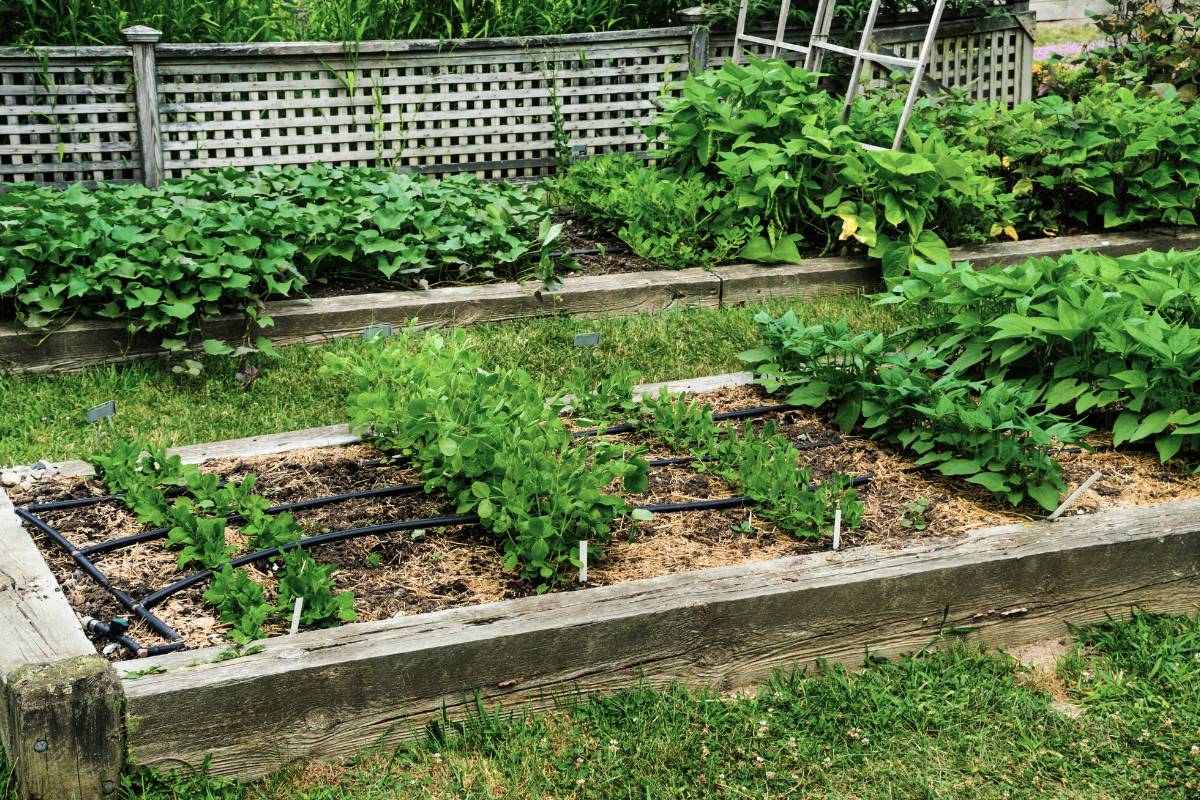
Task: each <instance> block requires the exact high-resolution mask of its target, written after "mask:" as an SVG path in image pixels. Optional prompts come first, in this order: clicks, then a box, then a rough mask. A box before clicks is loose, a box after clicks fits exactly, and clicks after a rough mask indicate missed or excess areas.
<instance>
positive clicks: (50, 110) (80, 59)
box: [0, 47, 141, 183]
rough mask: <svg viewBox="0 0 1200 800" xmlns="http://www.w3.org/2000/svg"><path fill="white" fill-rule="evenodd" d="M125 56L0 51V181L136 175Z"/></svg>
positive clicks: (124, 51) (117, 50) (102, 51)
mask: <svg viewBox="0 0 1200 800" xmlns="http://www.w3.org/2000/svg"><path fill="white" fill-rule="evenodd" d="M129 54H130V50H129V48H128V47H80V48H66V47H62V48H40V49H38V50H35V51H32V52H22V51H17V50H15V49H10V48H3V49H0V180H4V181H35V182H38V183H45V182H63V181H78V180H96V181H98V180H105V181H133V180H139V179H140V178H141V157H140V155H139V153H138V143H137V120H136V119H135V106H134V98H133V90H132V88H131V87H132V79H131V77H130V72H131V66H130V56H129Z"/></svg>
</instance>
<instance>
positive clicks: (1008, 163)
mask: <svg viewBox="0 0 1200 800" xmlns="http://www.w3.org/2000/svg"><path fill="white" fill-rule="evenodd" d="M1000 163H1001V164H1003V165H1004V168H1005V169H1008V168H1009V167H1010V166H1012V161H1010V160H1009V158H1008V156H1005V157H1004V158H1002V159H1000Z"/></svg>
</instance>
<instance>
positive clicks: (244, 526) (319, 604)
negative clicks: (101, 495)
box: [89, 438, 354, 644]
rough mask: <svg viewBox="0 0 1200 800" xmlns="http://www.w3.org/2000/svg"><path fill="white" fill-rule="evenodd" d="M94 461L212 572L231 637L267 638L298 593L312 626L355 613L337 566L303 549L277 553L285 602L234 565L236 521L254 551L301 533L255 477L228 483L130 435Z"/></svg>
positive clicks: (185, 554) (180, 554)
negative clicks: (269, 625)
mask: <svg viewBox="0 0 1200 800" xmlns="http://www.w3.org/2000/svg"><path fill="white" fill-rule="evenodd" d="M89 461H90V463H91V464H92V466H93V468H95V470H96V474H97V475H98V476H99V477H101V478H103V479H104V480H105V482H106V483H107V484H108V486H109V489H110V490H111V491H113V492H119V493H121V494H122V498H121V499H122V501H123V502H124V504H125V506H126V507H127V508H129V509H130V510H131V511H132V512H134V513H135V514H136V515H137V517H138V519H139V521H140V522H142V523H143V524H147V525H153V526H163V527H166V528H167V545H168V546H169V547H172V548H174V549H175V550H177V554H176V564H177V566H178V568H179V569H181V570H182V569H188V568H199V569H208V570H211V571H212V573H213V578H212V584H211V585H210V587H209V588H208V589H207V590H206V591H205V593H204V599H205V600H206V601H207V602H209V603H211V604H213V606H215V607H216V609H217V613H218V616H219V618H220V620H221V621H222V622H224V623H226V624H228V625H230V626H231V629H230V631H229V636H230V637H231V638H232V639H233V640H234V641H235V642H237V643H238V644H246V643H247V642H249V641H252V640H254V639H257V638H261V636H262V626H263V624H264V623H265V622H266V620H267V619H268V618H269V617H270V616H271V615H272V614H280V615H283V616H286V615H287V613H288V612H289V611H290V610H291V605H292V603H294V602H295V599H296V598H298V597H299V598H303V601H304V611H303V613H302V617H301V622H302V624H304V625H305V626H323V625H331V624H336V623H337V622H344V621H348V620H351V619H354V608H353V605H354V595H353V594H352V593H350V592H342V593H335V586H334V583H333V581H332V580H331V579H330V573H331V572H332V569H333V568H332V567H329V566H322V565H320V564H318V563H317V562H316V561H314V560H313V559H312V557H311V556H309V555H308V554H307V553H304V552H302V551H301V550H300V548H298V547H293V548H289V549H288V550H286V551H285V552H284V553H283V554H282V555H281V556H278V557H277V558H279V559H280V560H281V561H282V569H281V570H280V572H279V591H278V599H279V601H280V604H279V606H278V607H277V606H275V605H272V604H271V603H270V602H269V601H268V600H267V599H266V595H265V593H264V592H263V589H262V587H261V586H260V585H259V584H258V583H256V582H255V581H254V580H253V579H252V578H251V577H250V574H249V573H248V572H247V570H246V568H244V567H242V568H238V569H236V570H235V569H233V568H232V566H231V565H230V563H229V562H230V559H232V558H233V557H234V556H235V555H237V549H236V548H235V547H234V546H233V545H232V544H231V543H230V541H229V537H228V535H227V533H228V527H229V525H230V524H231V520H232V519H236V520H238V521H240V525H241V531H242V534H243V535H244V536H245V537H246V539H247V541H248V543H249V546H250V548H251V549H252V550H266V549H270V548H277V547H284V546H286V545H292V544H294V543H295V542H297V541H299V539H300V538H301V530H300V526H299V525H298V524H297V522H296V519H295V517H294V516H293V515H292V514H291V513H289V512H286V511H285V512H282V513H279V514H269V513H267V510H268V508H269V504H268V502H267V500H266V499H265V498H263V497H262V496H261V495H259V494H257V493H256V492H255V491H254V489H255V486H256V478H255V476H254V475H252V474H251V475H247V476H245V477H244V478H243V479H242V480H241V481H240V482H233V481H221V480H220V479H219V478H218V477H217V476H215V475H211V474H208V473H203V472H201V471H200V470H199V469H197V468H196V467H195V466H192V465H185V464H183V463H182V462H181V461H180V459H179V457H178V456H168V455H167V454H166V452H165V450H164V449H162V448H148V447H147V446H146V445H145V444H144V443H142V442H140V441H138V440H136V439H126V438H117V439H115V440H114V441H113V442H112V443H111V445H110V447H109V449H108V450H98V451H97V452H95V453H93V454H91V455H90V456H89ZM168 489H170V490H172V492H173V494H172V495H171V496H168V494H167V491H166V490H168Z"/></svg>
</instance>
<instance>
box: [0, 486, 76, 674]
mask: <svg viewBox="0 0 1200 800" xmlns="http://www.w3.org/2000/svg"><path fill="white" fill-rule="evenodd" d="M0 631H3V646H2V647H0V681H4V680H5V679H6V676H8V675H9V674H10V673H12V672H13V670H15V669H17V668H18V667H22V666H26V665H28V664H46V663H50V662H52V661H59V660H61V659H64V658H72V657H74V656H81V655H90V654H94V653H95V652H96V649H95V648H94V647H92V644H91V642H89V641H88V640H87V637H86V636H84V635H83V630H82V629H81V628H80V627H79V621H78V620H77V619H76V618H75V612H74V611H72V610H71V606H70V604H69V603H67V600H66V598H65V597H63V594H62V589H61V587H59V585H58V581H57V580H55V579H54V576H53V575H52V574H51V573H50V568H49V567H48V566H46V561H45V559H43V558H42V554H41V552H39V551H38V547H37V544H35V543H34V541H33V539H32V538H30V536H29V532H28V531H26V530H25V528H24V527H23V526H22V525H21V521H20V520H19V519H18V518H17V515H16V514H14V513H13V504H12V501H11V500H9V498H8V495H7V494H6V493H5V492H4V490H3V489H0Z"/></svg>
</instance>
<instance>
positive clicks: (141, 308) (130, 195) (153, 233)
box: [0, 164, 561, 354]
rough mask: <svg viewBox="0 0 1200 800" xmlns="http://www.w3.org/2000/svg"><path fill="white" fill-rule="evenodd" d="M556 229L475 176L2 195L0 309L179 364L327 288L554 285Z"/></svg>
mask: <svg viewBox="0 0 1200 800" xmlns="http://www.w3.org/2000/svg"><path fill="white" fill-rule="evenodd" d="M560 229H561V228H560V226H557V225H554V224H552V223H551V221H550V211H549V209H548V207H547V205H546V203H545V202H544V197H543V192H542V190H540V189H537V188H518V187H515V186H512V185H510V184H506V183H500V182H487V181H483V180H480V179H478V178H475V177H474V176H469V175H461V176H454V177H451V178H446V179H444V180H440V181H439V180H434V179H429V178H425V177H422V176H418V175H403V174H398V173H392V172H383V171H377V170H371V169H363V168H331V167H326V166H324V165H321V164H315V165H312V166H309V167H305V168H300V167H285V168H264V169H260V170H255V171H250V172H247V171H243V170H240V169H232V168H230V169H223V170H211V171H204V172H197V173H195V174H193V175H190V176H188V177H186V178H181V179H178V180H173V181H168V182H167V183H165V184H164V185H163V186H162V187H161V188H159V189H154V190H151V189H147V188H145V187H143V186H136V185H132V186H115V185H105V186H101V187H97V188H95V189H88V188H85V187H84V186H82V185H80V184H77V185H74V186H71V187H70V188H68V189H66V190H58V189H54V188H50V187H40V188H39V187H32V186H29V185H19V186H15V187H13V188H12V189H11V190H10V191H7V192H4V193H0V310H2V306H3V305H4V304H8V305H10V308H11V310H12V312H13V313H14V314H15V315H16V317H17V318H18V319H19V320H21V321H22V322H23V323H24V324H25V325H26V326H28V327H30V328H33V329H36V330H49V329H52V328H53V327H55V326H58V325H61V324H63V323H65V322H68V321H70V320H72V319H76V318H89V317H98V318H103V319H115V320H123V321H126V322H127V323H128V331H129V333H130V334H131V335H133V334H138V333H142V332H145V333H148V334H152V335H154V336H157V337H159V338H160V339H161V340H162V343H163V346H164V347H166V348H167V349H169V350H173V351H181V350H183V349H184V348H185V347H187V346H189V345H191V344H194V343H195V342H194V341H193V339H194V338H195V337H196V336H197V335H198V334H202V323H203V322H204V321H205V320H206V319H210V318H212V317H214V316H216V315H217V314H220V313H223V312H224V313H227V312H242V311H245V312H246V313H248V314H249V315H250V321H251V322H254V323H257V325H258V326H264V327H265V326H269V325H270V324H271V322H272V321H271V320H270V319H269V318H268V317H266V316H264V315H263V314H261V313H260V309H261V307H262V303H263V301H265V300H266V299H268V298H282V297H298V296H304V295H305V293H306V292H307V291H308V290H309V289H311V288H312V287H313V286H319V285H322V284H328V283H343V284H344V283H349V284H356V283H357V284H360V285H361V284H366V285H371V284H378V283H388V284H390V285H395V286H398V287H406V286H416V285H422V286H428V285H429V283H431V282H445V281H454V282H464V281H472V280H481V279H490V278H492V277H507V278H514V277H519V276H522V275H526V274H536V275H537V276H538V277H541V278H543V279H544V280H547V281H550V282H552V281H553V278H554V265H553V264H552V263H551V261H550V259H549V258H548V253H549V251H548V250H547V246H548V245H550V244H551V243H552V242H553V241H554V240H555V239H556V238H557V236H558V232H559V230H560ZM252 339H253V336H252V335H251V334H250V329H248V333H247V340H246V343H245V345H246V350H250V349H252V348H251V343H252ZM204 346H205V347H204V349H205V350H206V352H208V353H210V354H223V353H228V352H230V351H231V348H229V347H228V346H227V345H224V344H222V343H221V342H218V341H216V340H212V339H210V340H206V341H205V342H204ZM259 346H262V342H259Z"/></svg>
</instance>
